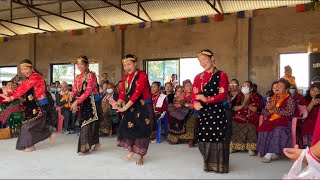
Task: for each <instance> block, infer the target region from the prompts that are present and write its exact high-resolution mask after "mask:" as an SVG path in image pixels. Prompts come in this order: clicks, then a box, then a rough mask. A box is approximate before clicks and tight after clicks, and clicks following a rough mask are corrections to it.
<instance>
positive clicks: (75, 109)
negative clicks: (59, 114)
mask: <svg viewBox="0 0 320 180" xmlns="http://www.w3.org/2000/svg"><path fill="white" fill-rule="evenodd" d="M70 110H71V111H72V112H76V111H77V110H78V101H77V100H75V101H74V102H73V103H72V105H71V107H70Z"/></svg>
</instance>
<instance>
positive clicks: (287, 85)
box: [278, 78, 290, 89]
mask: <svg viewBox="0 0 320 180" xmlns="http://www.w3.org/2000/svg"><path fill="white" fill-rule="evenodd" d="M278 83H283V84H284V87H285V88H286V89H289V88H290V83H289V81H288V80H286V79H284V78H280V79H279V80H278Z"/></svg>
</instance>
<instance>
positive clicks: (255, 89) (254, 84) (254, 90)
mask: <svg viewBox="0 0 320 180" xmlns="http://www.w3.org/2000/svg"><path fill="white" fill-rule="evenodd" d="M252 85H253V86H252V92H254V93H257V92H258V85H257V84H256V83H252Z"/></svg>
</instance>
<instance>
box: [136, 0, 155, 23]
mask: <svg viewBox="0 0 320 180" xmlns="http://www.w3.org/2000/svg"><path fill="white" fill-rule="evenodd" d="M136 1H137V3H138V10H139V8H141V9H142V11H143V12H144V14H145V15H146V16H147V17H148V19H149V21H152V19H151V17H150V16H149V14H148V13H147V11H146V9H145V8H144V7H143V6H142V4H141V2H140V0H136Z"/></svg>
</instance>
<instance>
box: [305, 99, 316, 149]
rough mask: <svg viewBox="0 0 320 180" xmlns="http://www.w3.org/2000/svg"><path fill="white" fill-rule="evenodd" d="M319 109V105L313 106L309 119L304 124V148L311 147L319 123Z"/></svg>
mask: <svg viewBox="0 0 320 180" xmlns="http://www.w3.org/2000/svg"><path fill="white" fill-rule="evenodd" d="M309 103H310V102H309ZM309 103H308V104H309ZM319 107H320V105H319V104H317V105H315V106H313V108H312V109H311V111H310V112H309V113H308V116H307V118H306V119H305V120H304V121H303V123H302V137H303V147H306V146H309V147H310V146H311V142H312V138H313V133H314V130H315V126H316V123H317V117H318V114H319Z"/></svg>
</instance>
